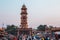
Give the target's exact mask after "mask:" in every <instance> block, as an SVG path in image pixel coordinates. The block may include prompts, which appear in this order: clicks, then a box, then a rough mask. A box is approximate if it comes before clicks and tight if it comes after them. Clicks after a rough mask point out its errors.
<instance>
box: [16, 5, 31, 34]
mask: <svg viewBox="0 0 60 40" xmlns="http://www.w3.org/2000/svg"><path fill="white" fill-rule="evenodd" d="M27 14H28V13H27V8H26V6H25V5H23V6H22V8H21V13H20V15H21V25H20V28H19V29H18V32H17V33H18V34H19V35H21V34H23V35H25V34H26V35H32V28H28V22H27ZM18 34H17V35H18Z"/></svg>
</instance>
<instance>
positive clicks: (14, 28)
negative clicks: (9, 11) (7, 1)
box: [6, 25, 17, 35]
mask: <svg viewBox="0 0 60 40" xmlns="http://www.w3.org/2000/svg"><path fill="white" fill-rule="evenodd" d="M16 31H17V26H15V25H7V28H6V32H8V33H9V34H12V35H16V34H17V32H16Z"/></svg>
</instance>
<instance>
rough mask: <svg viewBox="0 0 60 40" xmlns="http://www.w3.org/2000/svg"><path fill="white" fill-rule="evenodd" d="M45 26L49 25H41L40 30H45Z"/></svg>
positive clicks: (38, 28)
mask: <svg viewBox="0 0 60 40" xmlns="http://www.w3.org/2000/svg"><path fill="white" fill-rule="evenodd" d="M45 27H47V25H39V26H38V27H37V30H39V31H45Z"/></svg>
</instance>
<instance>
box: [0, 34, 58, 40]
mask: <svg viewBox="0 0 60 40" xmlns="http://www.w3.org/2000/svg"><path fill="white" fill-rule="evenodd" d="M0 40H58V39H56V37H55V35H53V36H51V35H50V34H49V35H48V34H46V35H45V34H41V33H37V34H33V35H27V34H24V35H23V34H22V35H19V36H18V37H17V36H14V35H12V34H5V35H4V34H0Z"/></svg>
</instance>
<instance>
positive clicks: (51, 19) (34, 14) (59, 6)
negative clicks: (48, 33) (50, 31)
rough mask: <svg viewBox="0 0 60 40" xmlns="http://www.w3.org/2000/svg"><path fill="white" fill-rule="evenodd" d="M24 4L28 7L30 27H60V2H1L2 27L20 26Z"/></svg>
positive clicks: (49, 0)
mask: <svg viewBox="0 0 60 40" xmlns="http://www.w3.org/2000/svg"><path fill="white" fill-rule="evenodd" d="M23 4H25V5H26V7H27V12H28V26H29V27H32V28H36V27H38V26H39V25H40V24H43V25H44V24H46V25H52V26H54V27H55V26H56V27H60V0H0V27H2V24H4V27H6V25H11V24H14V25H17V26H19V25H20V20H21V19H20V16H21V15H20V13H21V7H22V5H23Z"/></svg>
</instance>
